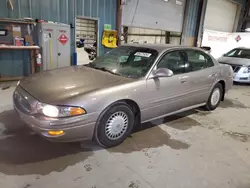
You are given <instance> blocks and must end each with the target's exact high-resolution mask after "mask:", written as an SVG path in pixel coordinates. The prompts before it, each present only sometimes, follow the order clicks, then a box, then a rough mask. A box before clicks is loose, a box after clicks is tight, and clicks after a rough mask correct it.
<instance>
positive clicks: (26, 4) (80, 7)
mask: <svg viewBox="0 0 250 188" xmlns="http://www.w3.org/2000/svg"><path fill="white" fill-rule="evenodd" d="M1 1H5V0H1ZM13 5H14V10H13V11H11V10H9V9H8V8H7V5H4V3H1V6H0V18H23V17H32V18H39V19H43V20H51V21H56V22H61V23H66V24H74V18H75V16H86V17H94V18H99V44H101V43H100V39H101V35H102V32H103V27H104V24H111V26H112V29H116V12H117V0H13ZM71 33H72V37H73V34H74V33H73V30H72V32H71ZM74 43H75V41H74V38H72V46H74ZM100 46H101V45H100ZM72 49H73V48H72ZM103 51H104V48H103V47H101V48H100V53H103Z"/></svg>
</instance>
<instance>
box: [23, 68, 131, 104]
mask: <svg viewBox="0 0 250 188" xmlns="http://www.w3.org/2000/svg"><path fill="white" fill-rule="evenodd" d="M133 80H134V79H130V78H125V77H121V76H116V75H112V74H111V73H108V72H103V71H100V70H95V69H92V68H88V67H84V66H72V67H66V68H60V69H54V70H50V71H44V72H41V73H37V74H33V75H31V76H28V77H26V78H24V79H23V80H21V82H20V85H21V86H22V87H23V88H24V89H25V90H26V91H27V92H29V93H30V94H31V95H33V96H34V97H35V98H37V99H38V100H40V101H41V102H44V103H48V104H60V101H63V100H65V99H67V98H72V97H74V96H77V95H80V94H85V93H88V92H91V91H95V90H99V89H103V88H105V87H111V86H115V85H119V84H124V83H128V82H132V81H133Z"/></svg>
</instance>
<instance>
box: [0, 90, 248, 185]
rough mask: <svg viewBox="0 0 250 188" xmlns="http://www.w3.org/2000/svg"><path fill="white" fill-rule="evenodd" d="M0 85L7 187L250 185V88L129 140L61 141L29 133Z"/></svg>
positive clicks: (1, 176)
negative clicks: (106, 144)
mask: <svg viewBox="0 0 250 188" xmlns="http://www.w3.org/2000/svg"><path fill="white" fill-rule="evenodd" d="M13 91H14V86H11V87H10V88H3V90H2V89H1V87H0V187H1V188H45V187H46V188H57V187H58V188H59V187H60V188H69V187H70V188H126V187H127V188H148V187H149V188H165V187H166V188H181V187H183V188H184V187H185V188H201V187H202V188H203V187H209V188H211V187H213V188H217V187H218V188H225V187H227V188H236V187H237V188H250V123H249V122H250V85H235V86H234V87H233V89H232V90H231V91H230V92H229V93H228V94H227V96H226V100H225V101H224V102H222V103H221V105H220V107H218V108H217V109H216V110H215V111H213V112H205V111H202V110H199V109H197V110H191V111H188V112H185V113H182V114H178V115H175V116H171V117H167V118H164V119H159V120H157V121H154V122H150V123H147V124H144V125H143V129H140V130H137V131H136V132H135V133H133V134H132V135H131V136H130V137H129V138H128V139H127V140H126V141H125V142H124V143H123V144H121V145H120V146H117V147H115V148H112V149H108V150H104V149H102V148H100V147H99V146H97V145H96V144H94V143H92V142H85V143H82V144H81V145H80V144H72V143H71V144H60V143H51V142H48V141H46V140H44V139H42V138H40V137H39V136H36V135H34V134H33V133H32V132H30V131H29V130H28V129H27V128H26V126H25V125H24V124H23V123H22V122H21V121H20V120H19V119H18V117H17V116H16V114H15V112H14V111H13V108H12V99H11V98H12V93H13Z"/></svg>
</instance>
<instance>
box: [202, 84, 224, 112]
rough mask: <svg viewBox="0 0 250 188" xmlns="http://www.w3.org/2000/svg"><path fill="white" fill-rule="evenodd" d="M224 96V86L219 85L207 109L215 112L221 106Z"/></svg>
mask: <svg viewBox="0 0 250 188" xmlns="http://www.w3.org/2000/svg"><path fill="white" fill-rule="evenodd" d="M222 96H223V88H222V85H221V84H220V83H217V84H216V85H215V86H214V88H213V90H212V92H211V94H210V96H209V99H208V101H207V104H206V105H205V109H206V110H209V111H212V110H215V109H216V108H217V107H218V106H219V104H220V102H221V99H222Z"/></svg>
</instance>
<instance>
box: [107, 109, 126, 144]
mask: <svg viewBox="0 0 250 188" xmlns="http://www.w3.org/2000/svg"><path fill="white" fill-rule="evenodd" d="M127 128H128V116H127V114H125V113H124V112H115V113H114V114H112V115H111V116H110V117H109V119H108V121H107V123H106V125H105V133H106V136H107V137H108V138H109V139H110V140H117V139H119V138H121V137H122V136H123V135H124V133H125V132H126V130H127Z"/></svg>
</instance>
